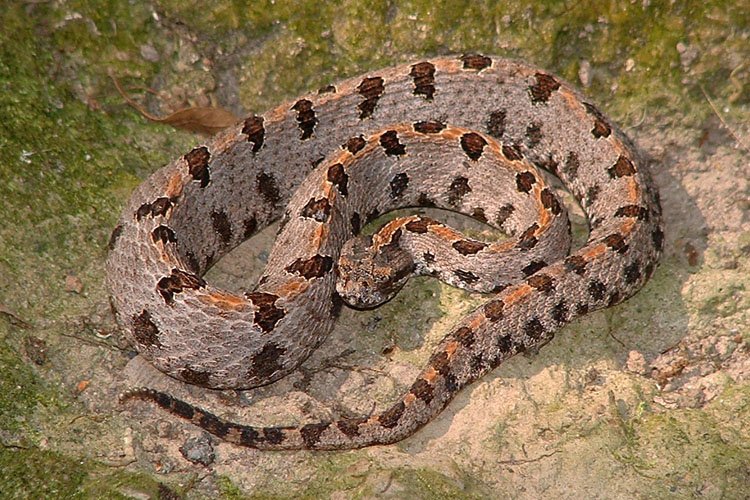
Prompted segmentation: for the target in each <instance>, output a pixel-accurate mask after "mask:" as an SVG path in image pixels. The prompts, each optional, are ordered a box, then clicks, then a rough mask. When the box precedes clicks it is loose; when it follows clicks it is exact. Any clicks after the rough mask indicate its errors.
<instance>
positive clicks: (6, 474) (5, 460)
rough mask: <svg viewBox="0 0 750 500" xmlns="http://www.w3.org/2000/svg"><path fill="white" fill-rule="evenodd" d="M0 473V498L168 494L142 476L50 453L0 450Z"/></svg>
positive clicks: (112, 496) (156, 495)
mask: <svg viewBox="0 0 750 500" xmlns="http://www.w3.org/2000/svg"><path fill="white" fill-rule="evenodd" d="M0 470H2V471H3V480H2V482H0V497H2V498H70V499H75V498H81V499H86V498H111V499H120V498H122V499H125V498H133V497H134V496H147V497H149V498H157V497H159V494H160V493H163V492H166V491H168V490H169V489H168V488H167V487H166V486H164V485H163V484H161V483H158V482H156V481H154V480H153V479H151V478H149V477H148V476H146V475H145V474H139V473H130V472H125V471H120V470H117V469H111V468H107V467H104V466H102V465H98V464H95V463H92V462H89V461H86V460H80V459H72V458H69V457H65V456H63V455H60V454H59V453H54V452H51V451H40V450H31V449H28V450H27V449H3V448H0ZM159 498H160V497H159Z"/></svg>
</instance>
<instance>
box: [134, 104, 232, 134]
mask: <svg viewBox="0 0 750 500" xmlns="http://www.w3.org/2000/svg"><path fill="white" fill-rule="evenodd" d="M147 118H149V117H147ZM149 119H150V120H152V121H155V122H159V123H166V124H167V125H172V126H173V127H175V128H181V129H185V130H189V131H190V132H197V133H199V134H204V135H214V134H215V133H216V132H219V131H221V130H224V129H225V128H227V127H231V126H232V125H234V124H235V123H237V122H238V121H239V118H238V117H236V116H235V115H234V114H233V113H232V112H231V111H227V110H226V109H224V108H206V107H195V108H186V109H181V110H179V111H175V112H174V113H172V114H171V115H168V116H165V117H164V118H158V119H153V118H149Z"/></svg>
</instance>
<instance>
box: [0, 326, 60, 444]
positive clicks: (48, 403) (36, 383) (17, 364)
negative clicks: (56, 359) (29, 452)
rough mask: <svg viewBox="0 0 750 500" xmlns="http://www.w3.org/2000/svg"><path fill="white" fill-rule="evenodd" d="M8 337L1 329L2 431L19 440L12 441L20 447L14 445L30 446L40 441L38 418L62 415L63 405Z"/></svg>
mask: <svg viewBox="0 0 750 500" xmlns="http://www.w3.org/2000/svg"><path fill="white" fill-rule="evenodd" d="M0 321H1V320H0ZM4 330H5V331H4ZM7 335H8V332H7V330H6V329H5V326H4V325H0V373H2V376H1V377H0V429H2V431H3V432H6V433H13V434H14V436H16V437H14V438H12V439H13V440H14V441H20V443H19V442H17V443H14V444H23V445H28V444H30V442H31V441H36V440H37V439H38V437H39V436H38V431H36V430H35V425H34V424H35V420H36V418H38V416H37V414H38V413H49V412H52V413H54V412H55V411H59V410H60V406H61V403H60V401H59V400H58V399H57V398H56V395H55V393H54V391H52V390H50V389H49V387H47V384H46V383H45V382H44V381H43V380H41V379H40V378H39V377H38V376H37V374H36V373H35V372H34V371H33V370H32V369H31V368H30V367H29V366H28V365H26V364H25V363H23V361H22V360H21V357H20V355H18V354H17V353H16V352H15V351H14V350H13V349H12V348H11V347H10V346H9V345H8V343H7V339H6V336H7ZM5 438H6V439H11V438H10V436H8V435H6V436H5Z"/></svg>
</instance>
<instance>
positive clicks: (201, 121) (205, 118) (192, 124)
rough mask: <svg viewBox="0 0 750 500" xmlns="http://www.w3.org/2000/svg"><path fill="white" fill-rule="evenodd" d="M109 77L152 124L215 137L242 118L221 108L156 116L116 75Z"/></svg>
mask: <svg viewBox="0 0 750 500" xmlns="http://www.w3.org/2000/svg"><path fill="white" fill-rule="evenodd" d="M109 76H110V78H112V82H114V84H115V88H117V91H118V92H119V93H120V95H121V96H122V97H123V99H125V102H127V103H128V104H129V105H130V106H132V107H133V108H134V109H135V110H136V111H138V112H139V113H140V114H141V115H143V116H144V117H145V118H147V119H148V120H151V121H152V122H157V123H164V124H167V125H171V126H173V127H174V128H179V129H184V130H188V131H190V132H197V133H199V134H203V135H214V134H215V133H217V132H219V131H221V130H224V129H225V128H227V127H231V126H232V125H234V124H235V123H237V122H238V121H240V118H239V117H238V116H236V115H235V114H234V113H232V112H231V111H229V110H226V109H224V108H220V107H205V106H196V107H192V108H185V109H180V110H178V111H175V112H174V113H172V114H169V115H167V116H163V117H161V116H154V115H152V114H151V113H149V112H148V111H146V110H145V109H144V108H143V106H141V105H140V104H138V103H137V102H135V101H134V100H133V99H132V98H131V97H130V96H128V95H127V94H126V93H125V91H124V90H123V89H122V87H121V86H120V82H119V81H117V79H116V78H115V77H114V75H109Z"/></svg>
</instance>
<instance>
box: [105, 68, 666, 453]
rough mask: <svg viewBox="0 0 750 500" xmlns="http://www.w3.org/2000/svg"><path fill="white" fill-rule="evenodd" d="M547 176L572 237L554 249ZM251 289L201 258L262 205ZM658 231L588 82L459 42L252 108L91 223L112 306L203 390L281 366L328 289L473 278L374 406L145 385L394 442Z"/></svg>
mask: <svg viewBox="0 0 750 500" xmlns="http://www.w3.org/2000/svg"><path fill="white" fill-rule="evenodd" d="M537 167H538V168H541V169H542V170H543V171H546V172H548V173H549V174H552V175H554V176H555V177H556V178H557V179H559V181H554V179H553V182H557V183H558V184H562V188H563V189H564V190H566V191H567V192H568V193H570V195H571V196H572V198H574V199H575V201H576V202H577V203H578V204H579V205H580V207H581V208H582V210H583V212H584V213H585V215H586V218H587V222H588V229H589V231H588V237H587V240H586V242H585V244H583V245H582V246H580V248H576V249H573V250H571V249H570V232H571V229H570V222H569V218H568V217H567V216H566V212H565V207H564V205H563V204H562V202H560V199H559V197H558V196H557V195H556V194H555V193H556V188H553V187H551V186H550V183H548V182H547V181H545V177H547V175H548V174H547V173H542V172H541V171H540V170H538V168H537ZM400 207H437V208H439V209H440V208H442V209H447V210H452V211H457V212H461V213H463V214H465V215H468V216H469V217H472V218H474V219H476V220H478V221H479V222H480V223H482V224H486V225H488V226H490V227H493V228H496V229H499V230H501V231H503V232H505V233H507V234H508V238H507V239H506V240H502V241H494V242H486V241H480V240H476V239H473V238H470V237H467V236H466V235H465V234H464V233H462V232H460V231H458V230H456V229H453V228H451V227H449V226H447V225H445V224H443V223H441V222H439V221H437V220H435V219H433V218H430V217H427V216H424V215H419V214H417V215H411V216H406V217H401V218H397V219H396V220H394V221H391V222H389V223H387V224H386V225H385V226H383V227H382V228H381V229H379V230H378V231H376V232H375V233H374V234H372V235H364V234H363V232H362V228H363V226H365V225H366V224H368V223H369V222H370V221H373V220H375V219H376V218H378V217H379V216H380V215H382V214H385V213H387V212H389V211H391V210H394V209H396V208H400ZM279 220H280V224H279V227H280V229H279V233H278V234H277V238H276V242H275V244H274V246H273V248H272V250H271V251H270V253H269V255H268V259H267V262H266V267H265V269H264V271H263V273H262V275H261V277H260V279H259V280H258V283H257V284H256V285H255V287H254V288H252V291H249V292H243V293H240V292H234V291H228V290H223V289H220V288H217V287H214V286H212V285H211V284H210V283H209V282H207V281H206V280H205V279H204V275H205V273H206V271H207V270H208V269H209V268H211V267H212V266H213V265H214V264H215V263H216V262H217V261H218V260H219V259H221V258H222V256H224V255H225V254H226V253H228V252H229V251H231V250H232V249H233V248H235V247H236V246H237V245H239V244H240V243H242V242H243V241H245V240H246V239H248V238H250V237H251V236H252V235H254V234H256V233H257V232H258V231H260V230H261V229H262V228H264V227H266V226H268V225H269V224H271V223H273V222H274V221H279ZM663 246H664V230H663V227H662V215H661V208H660V203H659V195H658V191H657V188H656V186H655V184H654V182H653V180H652V176H651V173H650V171H649V164H648V162H647V159H646V158H645V157H644V155H643V153H641V152H640V151H639V150H638V148H637V147H636V146H635V145H634V144H633V143H632V141H631V140H630V139H628V137H626V136H625V135H624V133H623V132H622V131H621V130H620V129H618V128H617V126H616V125H615V124H614V123H613V122H612V121H611V120H610V119H609V118H607V117H606V116H605V115H604V114H603V113H602V112H601V111H600V110H599V108H597V107H596V106H595V105H594V104H592V103H591V101H590V100H589V99H587V98H586V97H585V96H583V95H582V94H581V93H579V92H578V91H577V90H576V89H574V88H573V87H572V86H571V85H570V84H568V83H566V82H565V81H563V80H562V79H561V78H559V77H557V76H555V75H554V74H552V73H550V72H547V71H544V70H542V69H539V68H537V67H534V66H533V65H531V64H528V63H526V62H523V61H518V60H512V59H506V58H500V57H491V56H486V55H482V54H463V55H453V56H445V57H437V58H432V59H430V58H425V59H423V60H421V61H418V62H415V63H412V64H406V65H400V66H395V67H392V68H387V69H382V70H379V71H374V72H370V73H368V74H365V75H362V76H359V77H354V78H350V79H346V80H343V81H341V82H339V83H336V84H333V85H328V86H325V87H323V88H321V89H320V90H318V91H317V92H313V93H310V94H307V95H305V96H303V97H300V98H298V99H296V100H294V101H289V102H286V103H284V104H281V105H279V106H277V107H275V108H273V109H271V110H270V111H268V112H266V113H264V114H251V115H250V116H248V117H247V118H246V119H244V120H242V121H240V122H239V123H238V124H236V125H235V126H233V127H230V128H228V129H226V130H224V131H222V132H220V133H218V134H217V135H216V136H215V137H213V138H211V139H209V140H206V142H205V143H204V144H202V145H199V146H197V147H195V148H193V149H192V150H191V151H189V152H188V153H186V154H184V155H183V156H181V157H179V158H177V159H176V160H174V161H173V162H172V163H170V164H168V165H166V166H164V167H162V168H160V169H158V170H157V171H155V172H154V173H153V174H151V175H150V176H149V177H148V178H147V179H146V180H145V181H143V183H142V184H141V185H140V186H138V187H137V188H136V189H135V191H134V193H133V194H132V196H131V197H130V199H129V201H128V202H127V204H126V206H125V208H124V210H123V212H122V216H121V217H120V219H119V222H118V223H117V225H116V227H115V228H114V230H113V232H112V235H111V237H110V240H109V253H108V258H107V262H106V282H107V286H108V289H109V293H110V297H111V303H112V306H113V310H114V312H115V317H116V319H117V321H118V323H119V325H120V326H121V328H122V330H123V332H124V334H125V336H126V337H127V339H128V340H129V341H130V342H131V343H132V345H133V346H134V347H135V349H136V350H137V351H138V352H139V354H140V355H141V356H143V357H144V358H145V359H146V360H148V361H149V362H150V363H151V364H153V365H154V366H155V367H156V368H158V369H159V370H160V371H162V372H164V373H166V374H167V375H169V376H171V377H173V378H176V379H178V380H181V381H184V382H186V383H189V384H195V385H200V386H203V387H207V388H212V389H249V388H253V387H258V386H262V385H265V384H269V383H271V382H273V381H276V380H278V379H280V378H281V377H284V376H285V375H287V374H289V373H290V372H292V371H293V370H295V369H296V368H297V367H298V366H299V365H300V363H302V362H303V361H304V360H305V359H306V358H307V357H308V356H309V355H310V354H311V352H312V351H313V350H315V349H316V348H318V347H319V346H320V345H321V344H322V343H323V342H324V340H325V339H326V337H327V335H328V334H329V332H330V331H331V329H332V328H333V325H334V322H335V320H336V318H337V316H338V315H339V314H340V312H341V310H342V307H343V306H344V303H345V302H347V303H349V304H350V305H352V306H353V307H355V308H369V307H375V306H377V305H379V304H381V303H383V302H386V301H388V300H390V298H391V297H393V295H394V294H395V293H397V292H398V290H399V289H400V288H401V287H402V286H403V284H404V283H405V282H406V280H408V279H409V277H410V276H414V275H427V276H434V277H436V278H438V279H441V280H443V281H445V282H446V283H448V284H450V285H453V286H458V287H461V288H465V289H468V290H472V291H475V292H480V293H483V294H484V296H485V298H484V302H483V303H481V304H480V305H479V306H478V307H477V308H476V309H474V310H473V311H471V312H470V313H468V314H466V315H465V316H464V317H462V318H459V319H458V320H457V321H456V324H455V326H453V327H452V328H451V329H450V330H449V332H448V333H447V334H446V335H445V337H444V338H443V339H442V340H441V341H440V342H439V343H438V344H437V346H436V347H435V348H434V350H433V352H432V354H431V356H430V357H429V360H428V361H427V363H426V364H425V366H424V367H423V368H422V369H421V372H420V373H419V374H418V375H417V376H416V378H415V379H414V380H413V381H412V383H411V385H410V386H409V387H408V389H406V390H404V392H403V393H402V395H401V396H400V397H399V398H398V399H397V400H396V402H395V403H392V404H391V405H390V406H388V407H387V408H385V409H383V410H381V411H377V412H376V411H373V412H371V413H370V414H368V415H361V416H344V417H340V418H337V419H330V420H321V421H313V422H309V423H302V424H296V425H281V426H252V425H246V424H243V423H238V422H232V421H230V420H227V419H225V418H222V417H220V416H217V415H215V414H213V413H210V412H208V411H206V410H204V409H202V408H199V407H197V406H194V405H192V404H190V403H187V402H185V401H182V400H180V399H177V398H175V397H173V396H171V395H169V394H167V393H164V392H160V391H157V390H154V389H151V388H148V387H135V388H132V389H129V390H127V391H125V392H124V393H123V394H121V400H123V401H126V400H131V399H138V400H143V401H148V402H151V403H152V404H155V405H157V406H159V407H161V408H163V409H164V410H166V411H168V412H170V413H171V414H173V415H175V416H177V417H181V418H183V419H186V420H188V421H189V422H191V423H192V424H194V425H196V426H198V427H200V428H202V429H204V430H206V431H208V432H209V433H211V434H213V435H214V436H216V437H218V438H220V439H222V440H224V441H227V442H230V443H233V444H236V445H240V446H246V447H250V448H256V449H261V450H282V449H286V450H302V449H307V450H337V449H349V448H361V447H365V446H372V445H386V444H392V443H395V442H398V441H400V440H402V439H404V438H406V437H408V436H411V435H412V434H413V433H414V432H416V431H417V430H418V429H420V428H421V427H422V426H424V425H425V424H427V423H428V422H430V421H431V420H432V419H434V418H435V417H436V416H437V415H438V414H439V413H440V412H441V411H442V410H443V409H444V408H445V407H446V406H447V405H448V404H449V402H450V401H451V400H452V399H453V398H454V396H455V395H456V394H457V393H458V392H459V391H460V390H461V389H463V388H464V387H466V386H467V385H468V384H471V383H473V382H474V381H476V380H477V379H479V378H480V377H482V376H483V375H485V374H486V373H488V372H490V371H491V370H493V369H494V368H496V367H497V366H498V365H500V364H501V363H502V362H503V361H505V360H506V359H508V358H510V357H512V356H514V355H515V354H518V353H524V352H526V353H531V352H536V350H538V349H539V348H540V347H541V346H543V345H545V344H546V343H548V342H549V341H550V340H551V339H552V338H553V336H554V334H555V332H557V331H558V330H559V329H560V328H561V327H562V326H563V325H565V324H567V323H569V322H571V321H573V320H574V319H575V318H577V317H580V316H582V315H585V314H588V313H590V312H592V311H595V310H598V309H603V308H606V307H610V306H614V305H615V304H618V303H620V302H622V301H624V300H625V299H627V298H629V297H630V296H632V295H633V294H634V293H636V292H637V291H638V290H639V289H641V288H642V287H643V285H644V284H645V283H646V281H647V280H648V279H649V278H650V277H651V276H652V274H653V273H654V271H655V268H656V266H657V263H658V260H659V257H660V255H661V253H662V251H663Z"/></svg>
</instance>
